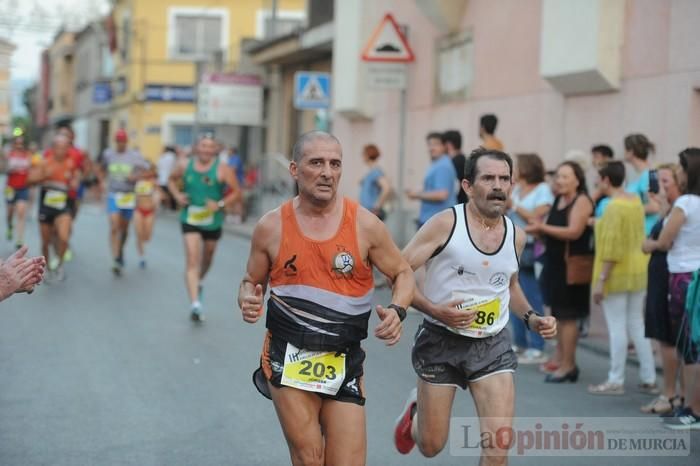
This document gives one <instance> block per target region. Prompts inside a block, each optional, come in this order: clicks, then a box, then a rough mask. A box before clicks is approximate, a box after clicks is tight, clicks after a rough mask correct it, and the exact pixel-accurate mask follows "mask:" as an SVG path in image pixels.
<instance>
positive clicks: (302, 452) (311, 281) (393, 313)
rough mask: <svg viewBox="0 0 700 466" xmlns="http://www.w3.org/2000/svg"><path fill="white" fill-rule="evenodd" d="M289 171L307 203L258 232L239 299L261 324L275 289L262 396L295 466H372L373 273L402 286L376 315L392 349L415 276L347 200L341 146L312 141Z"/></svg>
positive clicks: (299, 147) (302, 142)
mask: <svg viewBox="0 0 700 466" xmlns="http://www.w3.org/2000/svg"><path fill="white" fill-rule="evenodd" d="M289 170H290V173H291V175H292V177H293V178H294V179H295V181H296V182H297V186H298V188H299V195H298V196H297V197H295V198H294V199H292V200H291V201H288V202H287V203H285V204H284V205H283V206H282V207H280V208H277V209H275V210H273V211H271V212H268V213H267V214H266V215H265V216H263V217H262V218H261V219H260V221H259V222H258V224H257V226H256V228H255V232H254V234H253V240H252V245H251V252H250V257H249V259H248V266H247V272H246V275H245V277H244V279H243V281H242V283H241V287H240V292H239V296H238V303H239V306H240V308H241V311H242V314H243V320H245V321H246V322H249V323H255V322H257V320H258V319H259V318H260V317H261V316H262V314H263V308H262V306H263V295H264V292H265V288H267V286H268V283H269V286H270V291H271V296H270V299H269V300H268V312H267V322H266V326H267V328H268V332H267V336H266V338H265V343H264V346H263V353H262V356H261V367H260V369H259V370H258V371H257V372H256V374H255V375H256V376H255V382H256V386H257V388H258V390H259V391H260V392H261V393H262V394H263V395H265V396H267V397H270V398H271V399H272V401H273V403H274V405H275V410H276V412H277V416H278V418H279V420H280V424H281V425H282V430H283V432H284V435H285V438H286V440H287V443H288V445H289V451H290V456H291V460H292V464H293V465H323V464H332V465H363V464H365V459H366V458H365V457H366V448H367V442H366V430H365V412H364V401H365V398H364V387H363V381H362V379H363V377H362V376H363V371H362V362H363V361H364V351H363V350H362V348H361V347H360V341H361V340H362V339H364V338H365V337H366V336H367V327H368V319H369V315H370V313H371V305H372V303H371V298H372V292H373V279H372V269H371V267H372V266H373V265H374V266H376V267H377V268H378V269H379V270H380V271H381V272H382V273H384V274H385V275H386V276H387V277H389V278H390V279H391V281H392V283H393V293H392V301H391V302H392V304H390V305H389V306H387V307H382V306H376V309H377V314H378V316H379V318H380V319H381V322H380V324H379V325H378V326H377V327H376V329H375V331H374V333H375V336H376V337H377V338H380V339H382V340H385V341H386V343H387V345H393V344H395V343H396V342H397V341H398V340H399V338H400V336H401V320H402V319H403V317H405V314H406V311H405V307H406V306H408V304H409V303H410V302H411V298H412V296H413V290H414V285H415V282H414V279H413V274H412V272H411V269H410V267H409V266H408V264H407V263H406V261H405V260H404V259H403V258H402V257H401V254H400V252H399V250H398V248H397V247H396V245H395V244H394V243H393V241H392V240H391V237H390V235H389V232H388V231H387V229H386V227H385V226H384V224H383V223H382V222H381V221H380V220H379V219H378V218H377V217H376V216H375V215H374V214H372V213H371V212H370V211H368V210H366V209H364V208H362V207H359V206H358V205H357V203H355V202H353V201H350V200H348V199H345V198H343V197H342V196H338V195H337V189H338V184H339V182H340V176H341V172H342V153H341V147H340V143H339V142H338V140H337V139H336V138H335V137H334V136H332V135H330V134H328V133H324V132H321V131H313V132H310V133H306V134H304V135H302V136H301V138H300V139H299V140H298V141H297V143H296V144H295V145H294V150H293V159H292V161H291V163H290V168H289Z"/></svg>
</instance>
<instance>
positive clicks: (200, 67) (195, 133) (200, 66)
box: [192, 58, 206, 147]
mask: <svg viewBox="0 0 700 466" xmlns="http://www.w3.org/2000/svg"><path fill="white" fill-rule="evenodd" d="M205 65H206V61H204V60H203V59H202V58H198V59H197V61H196V62H195V63H194V66H195V71H194V125H193V126H192V146H193V147H194V145H195V144H196V143H197V140H198V139H199V131H200V129H199V128H200V122H199V83H200V82H201V81H202V76H203V75H204V67H205Z"/></svg>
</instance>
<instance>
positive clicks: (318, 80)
mask: <svg viewBox="0 0 700 466" xmlns="http://www.w3.org/2000/svg"><path fill="white" fill-rule="evenodd" d="M330 105H331V75H330V73H319V72H312V71H297V72H296V73H295V74H294V107H295V108H296V109H298V110H321V109H324V110H325V109H328V107H330Z"/></svg>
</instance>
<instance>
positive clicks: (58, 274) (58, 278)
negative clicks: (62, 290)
mask: <svg viewBox="0 0 700 466" xmlns="http://www.w3.org/2000/svg"><path fill="white" fill-rule="evenodd" d="M53 279H54V281H55V282H62V281H64V280H65V279H66V271H65V270H64V269H63V265H59V266H58V267H56V270H54V273H53Z"/></svg>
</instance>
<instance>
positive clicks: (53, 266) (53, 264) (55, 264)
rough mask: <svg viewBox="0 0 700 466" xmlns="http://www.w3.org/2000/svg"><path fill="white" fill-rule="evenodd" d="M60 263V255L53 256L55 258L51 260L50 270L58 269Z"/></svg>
mask: <svg viewBox="0 0 700 466" xmlns="http://www.w3.org/2000/svg"><path fill="white" fill-rule="evenodd" d="M60 263H61V261H60V260H59V259H58V257H53V258H52V259H51V260H50V261H49V270H56V268H57V267H58V265H59V264H60Z"/></svg>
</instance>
